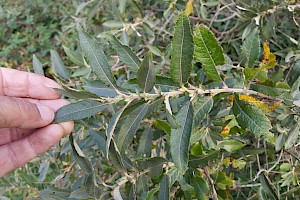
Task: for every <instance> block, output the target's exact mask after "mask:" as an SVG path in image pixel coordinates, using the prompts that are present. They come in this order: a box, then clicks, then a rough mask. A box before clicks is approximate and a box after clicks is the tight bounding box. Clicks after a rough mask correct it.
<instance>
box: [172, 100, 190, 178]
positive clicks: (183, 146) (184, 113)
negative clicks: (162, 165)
mask: <svg viewBox="0 0 300 200" xmlns="http://www.w3.org/2000/svg"><path fill="white" fill-rule="evenodd" d="M193 117H194V113H193V107H192V103H191V102H190V101H188V102H187V103H186V104H185V105H184V106H183V107H182V108H181V109H180V110H179V112H178V114H177V116H176V123H177V124H179V125H180V127H179V128H177V129H172V130H171V136H170V145H171V156H172V160H173V162H174V164H175V166H176V167H177V168H178V169H180V170H181V171H183V172H184V171H186V170H187V168H188V154H189V143H190V136H191V130H192V124H193Z"/></svg>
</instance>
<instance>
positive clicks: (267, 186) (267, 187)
mask: <svg viewBox="0 0 300 200" xmlns="http://www.w3.org/2000/svg"><path fill="white" fill-rule="evenodd" d="M259 180H260V183H261V185H262V187H263V189H264V191H265V192H266V193H267V195H268V196H269V199H273V200H278V199H279V198H278V196H277V194H276V192H275V191H274V189H273V187H272V186H271V183H270V181H269V180H268V179H267V177H266V176H265V175H264V173H261V174H260V175H259Z"/></svg>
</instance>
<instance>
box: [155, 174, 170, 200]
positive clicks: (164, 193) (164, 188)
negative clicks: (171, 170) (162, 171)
mask: <svg viewBox="0 0 300 200" xmlns="http://www.w3.org/2000/svg"><path fill="white" fill-rule="evenodd" d="M158 199H159V200H169V199H170V187H169V177H168V175H164V176H163V178H162V179H161V182H160V188H159V193H158Z"/></svg>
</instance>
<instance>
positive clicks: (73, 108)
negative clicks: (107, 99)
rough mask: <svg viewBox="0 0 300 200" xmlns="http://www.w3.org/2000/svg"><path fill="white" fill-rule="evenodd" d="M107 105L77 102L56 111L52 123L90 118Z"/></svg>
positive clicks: (84, 101) (88, 100) (95, 102)
mask: <svg viewBox="0 0 300 200" xmlns="http://www.w3.org/2000/svg"><path fill="white" fill-rule="evenodd" d="M108 105H109V103H102V102H100V101H95V100H90V99H86V100H83V101H78V102H76V103H72V104H69V105H66V106H63V107H61V108H60V109H58V111H57V112H56V115H55V119H54V121H53V123H60V122H65V121H70V120H78V119H83V118H86V117H91V116H93V115H95V114H97V113H98V112H100V111H102V110H104V109H106V108H107V106H108Z"/></svg>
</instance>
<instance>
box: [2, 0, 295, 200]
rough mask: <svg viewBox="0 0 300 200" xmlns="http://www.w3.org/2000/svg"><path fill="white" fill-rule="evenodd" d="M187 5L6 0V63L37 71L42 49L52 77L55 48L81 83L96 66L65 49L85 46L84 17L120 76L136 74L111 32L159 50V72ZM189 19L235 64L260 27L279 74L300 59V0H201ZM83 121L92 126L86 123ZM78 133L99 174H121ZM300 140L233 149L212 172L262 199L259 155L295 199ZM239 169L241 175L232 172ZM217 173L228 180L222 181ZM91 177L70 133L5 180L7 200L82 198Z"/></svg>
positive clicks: (235, 189) (232, 191) (170, 0)
mask: <svg viewBox="0 0 300 200" xmlns="http://www.w3.org/2000/svg"><path fill="white" fill-rule="evenodd" d="M185 7H186V1H185V0H161V1H158V0H91V1H87V0H86V1H79V0H55V1H47V0H15V1H5V0H0V49H1V50H0V65H1V66H4V67H10V68H16V69H20V70H27V71H29V70H32V64H31V62H32V55H33V54H35V55H36V56H37V57H38V58H39V60H40V61H41V62H42V65H43V67H44V71H46V72H48V73H47V74H46V75H47V76H49V77H53V76H55V75H54V70H53V68H52V64H51V62H49V60H51V59H50V50H51V49H53V50H56V51H57V52H58V54H59V55H60V57H61V58H62V60H63V61H64V63H65V65H66V66H68V67H69V69H71V70H72V75H71V76H72V78H71V79H70V80H69V82H68V83H67V84H68V85H69V86H72V87H78V88H80V83H81V79H80V78H79V77H82V76H87V75H89V73H90V71H89V70H86V68H84V67H82V66H80V65H74V64H72V63H71V62H70V60H69V59H66V55H65V53H64V51H63V48H62V46H63V45H64V46H65V47H68V48H70V49H72V50H75V51H74V52H76V50H78V39H77V34H76V31H75V25H76V23H80V24H81V25H82V26H83V27H84V28H85V29H86V30H87V31H88V32H89V33H92V34H93V35H94V36H95V37H97V38H98V41H99V43H100V44H101V46H102V48H103V49H104V50H105V52H106V54H107V55H111V56H110V57H109V62H110V63H111V65H112V66H113V67H112V70H113V72H114V74H115V75H116V77H119V79H122V78H124V77H127V76H130V74H129V73H127V71H126V69H125V68H124V66H123V65H121V64H120V63H119V60H118V58H117V57H116V56H114V53H113V51H112V49H111V48H110V47H109V46H108V43H107V42H106V40H104V35H103V34H104V33H111V34H113V35H115V36H117V38H119V39H120V41H121V42H122V43H123V44H126V45H129V46H130V47H131V48H132V49H133V50H134V51H135V52H137V55H138V56H139V57H144V56H145V55H146V53H147V50H151V51H152V52H153V54H154V55H155V57H154V62H155V65H156V68H155V70H156V71H157V72H158V73H160V74H162V75H164V74H165V73H168V69H169V66H170V41H171V39H172V37H173V30H174V21H175V19H176V17H177V16H178V14H179V13H180V12H181V11H182V10H184V9H185ZM190 20H191V22H192V24H193V25H194V24H198V23H203V24H206V25H207V26H208V27H210V29H211V30H212V31H213V32H214V34H215V35H216V37H217V39H218V41H219V42H220V44H221V45H222V47H223V49H224V52H225V54H226V55H228V57H230V59H229V58H228V59H229V60H232V61H229V62H231V63H233V64H234V65H238V64H240V63H241V62H242V60H241V58H240V52H241V49H240V46H241V44H242V42H243V41H244V40H245V38H247V36H248V35H249V34H250V32H251V31H252V30H253V29H254V28H255V27H258V29H259V33H260V38H261V43H263V42H264V41H265V40H267V41H269V44H270V48H271V50H272V52H274V53H275V55H276V56H277V62H278V63H279V65H278V66H276V68H274V69H272V70H274V72H276V73H274V74H275V75H274V77H273V79H274V80H275V79H276V77H277V79H282V77H283V74H284V73H288V72H287V71H288V70H287V69H288V68H289V67H290V66H291V65H292V64H293V63H295V62H296V61H297V60H299V59H300V56H299V55H300V53H299V51H300V31H299V28H300V5H299V3H297V1H296V0H252V1H249V0H237V1H231V0H195V1H194V11H193V13H192V15H191V16H190ZM52 61H53V59H52ZM299 68H300V67H299ZM195 76H196V75H195ZM278 77H279V78H278ZM277 114H278V115H280V113H277ZM287 115H288V114H287ZM281 117H282V119H284V120H283V122H282V123H283V124H284V125H285V126H286V125H287V124H288V123H290V122H291V121H293V120H295V119H294V118H292V117H293V116H281ZM97 120H98V121H100V122H103V123H105V120H106V117H105V116H104V115H101V116H99V117H98V118H97ZM222 120H223V121H222ZM222 120H220V121H219V124H220V126H217V125H216V124H218V122H217V121H214V124H215V125H216V126H215V128H216V129H218V130H214V132H218V131H219V132H221V133H222V134H225V135H226V134H228V133H226V130H225V131H224V130H223V129H222V128H224V127H222V126H221V125H222V124H223V123H224V120H225V119H222ZM81 123H82V125H83V126H84V125H85V124H84V123H85V122H84V121H81ZM89 123H90V122H89ZM219 129H220V130H219ZM74 133H76V136H75V140H76V141H77V142H78V145H79V146H80V148H81V149H82V150H83V151H84V153H85V155H86V156H87V157H88V158H89V159H90V161H91V163H92V164H93V166H95V167H96V168H97V169H98V176H99V177H101V178H102V179H104V180H108V179H112V178H113V177H111V176H110V174H116V172H115V171H114V170H115V169H113V168H111V167H110V165H109V163H107V161H106V160H105V159H104V158H102V156H101V152H100V151H99V147H98V146H97V141H95V140H94V139H93V138H92V137H87V134H86V130H85V129H84V128H82V126H79V125H78V126H77V127H76V130H75V131H74ZM213 137H220V135H217V136H215V135H213ZM245 137H246V138H244V139H245V140H250V141H253V140H254V139H253V138H251V137H250V136H249V138H247V136H245ZM299 142H300V140H299V138H298V137H296V139H295V141H294V145H293V146H292V147H291V148H289V149H288V150H287V149H285V150H282V151H279V152H276V151H275V150H274V147H273V148H269V147H268V146H267V144H266V142H265V141H264V142H262V143H261V144H260V145H261V146H259V145H258V146H257V144H253V145H252V147H255V148H257V150H255V149H254V150H253V151H250V150H249V152H248V153H249V154H248V155H245V157H239V156H237V155H232V156H231V157H226V158H222V159H220V160H218V161H216V162H214V163H213V164H212V165H210V166H209V169H207V170H209V171H210V172H211V173H212V176H213V177H212V178H213V179H214V180H215V181H216V182H217V183H218V187H219V188H223V189H224V188H226V189H224V190H222V191H223V193H224V194H223V197H224V199H240V198H245V199H258V198H259V195H258V194H259V192H261V191H258V188H257V187H259V185H257V184H252V180H253V179H255V176H256V174H257V171H259V168H260V167H261V166H259V165H258V164H257V162H256V161H257V157H259V159H260V162H261V163H267V164H268V163H271V164H276V163H277V164H278V165H276V167H274V168H273V169H272V170H273V171H272V172H274V174H279V176H275V175H274V180H272V181H273V184H275V187H279V186H280V185H282V184H284V186H286V187H287V188H285V189H284V192H285V197H284V198H285V199H294V198H295V197H296V196H297V194H299V191H300V190H299V189H300V183H299V180H298V177H299V170H300V166H299V161H300V159H299V158H300V154H299V147H298V146H299ZM258 143H259V142H258ZM206 145H207V146H208V147H213V146H214V145H216V144H215V143H214V142H213V139H211V138H210V139H207V141H206ZM258 147H260V148H258ZM262 153H263V154H262ZM245 158H247V159H245ZM278 158H279V159H278ZM246 160H247V163H246ZM279 163H280V164H279ZM233 171H234V173H235V176H233V175H232V173H231V172H233ZM116 176H117V175H116ZM214 176H215V177H221V178H219V180H217V178H214ZM235 177H239V179H235ZM256 178H257V177H256ZM85 179H86V177H85V174H84V172H83V171H82V170H81V169H80V168H79V167H78V166H77V164H76V162H75V161H74V155H73V154H72V153H71V145H70V142H69V140H68V139H67V138H65V139H63V140H62V141H61V142H60V143H59V144H58V145H56V146H55V147H54V148H52V149H51V150H50V151H49V152H48V153H47V154H45V155H43V156H40V157H39V158H37V159H35V160H33V161H31V162H30V163H29V164H28V165H26V166H25V167H23V168H22V169H18V170H16V171H14V172H12V173H10V174H8V175H7V176H6V177H4V178H3V179H1V180H0V199H9V198H10V199H35V198H40V197H41V196H43V197H44V198H45V199H47V197H48V198H50V196H49V195H53V194H57V195H58V196H61V197H69V196H70V194H73V196H72V195H71V196H72V197H74V198H77V199H78V198H79V197H78V196H79V195H80V193H78V194H77V193H76V194H75V193H72V192H74V191H77V192H78V189H79V188H80V187H81V186H82V185H84V182H85ZM218 181H219V182H218ZM235 182H242V183H243V185H241V186H240V187H239V186H238V184H235ZM127 189H128V188H127ZM128 190H129V189H128ZM102 192H103V194H105V192H108V193H109V191H102ZM47 195H48V196H47ZM76 195H77V196H76ZM295 195H296V196H295ZM290 197H291V198H290ZM297 198H299V196H297ZM57 199H59V198H57ZM79 199H80V198H79Z"/></svg>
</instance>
